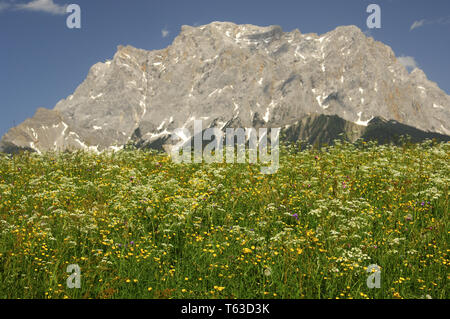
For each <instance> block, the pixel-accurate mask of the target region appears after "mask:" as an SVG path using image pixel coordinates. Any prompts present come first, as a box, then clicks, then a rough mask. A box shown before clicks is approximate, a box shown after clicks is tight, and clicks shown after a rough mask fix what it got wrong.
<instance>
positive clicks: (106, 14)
mask: <svg viewBox="0 0 450 319" xmlns="http://www.w3.org/2000/svg"><path fill="white" fill-rule="evenodd" d="M70 3H76V4H78V5H79V6H80V7H81V20H82V21H81V23H82V25H81V29H77V30H75V29H68V28H67V27H66V18H67V16H68V14H67V13H65V8H64V5H67V4H70ZM370 3H376V4H378V5H380V7H381V23H382V28H381V29H372V30H371V31H370V35H371V36H373V37H374V38H375V40H378V41H382V42H383V43H385V44H387V45H389V46H390V47H392V49H393V50H394V52H395V54H396V55H397V57H400V56H404V57H408V58H404V59H403V60H404V62H405V63H408V64H409V65H411V66H414V65H417V66H418V67H420V68H421V69H423V70H424V71H425V73H426V74H427V75H428V78H429V79H430V80H432V81H435V82H437V83H438V85H439V86H440V87H441V88H442V89H443V90H444V91H446V92H447V93H450V76H449V74H450V59H449V52H450V1H448V0H433V1H425V0H383V1H381V0H379V1H377V0H372V1H364V0H278V1H273V0H270V1H266V0H238V1H236V0H227V1H216V0H191V1H186V0H177V1H176V0H155V1H154V0H68V1H66V0H0V108H1V113H0V114H1V115H0V136H1V135H3V134H4V133H6V131H7V130H8V129H9V128H11V127H12V126H14V124H15V125H17V124H19V123H21V122H22V121H23V120H25V119H26V118H27V117H31V116H32V115H33V114H34V112H35V111H36V109H37V108H38V107H46V108H53V107H54V106H55V104H56V103H57V102H58V101H59V100H60V99H62V98H66V97H67V96H69V95H70V94H71V93H73V91H74V90H75V89H76V87H77V86H78V85H79V84H80V83H81V82H82V81H83V80H84V79H85V77H86V75H87V73H88V71H89V69H90V67H91V66H92V65H93V64H95V63H97V62H99V61H105V60H107V59H111V58H112V57H113V55H114V53H115V52H116V48H117V46H118V45H120V44H122V45H127V44H129V45H132V46H135V47H137V48H142V49H147V50H153V49H162V48H165V47H166V46H168V45H169V44H170V43H171V42H172V41H173V39H174V37H175V36H176V35H177V34H178V33H179V31H180V27H181V26H182V25H184V24H187V25H203V24H207V23H210V22H212V21H231V22H235V23H239V24H241V23H242V24H244V23H245V24H255V25H261V26H263V25H280V26H281V27H282V28H283V29H284V30H285V31H292V30H293V29H299V30H300V31H301V32H302V33H309V32H315V33H318V34H322V33H325V32H328V31H330V30H332V29H334V28H336V27H337V26H339V25H350V24H353V25H356V26H358V27H359V28H361V29H362V30H363V31H367V26H366V19H367V17H368V15H369V14H368V13H366V8H367V6H368V5H369V4H370Z"/></svg>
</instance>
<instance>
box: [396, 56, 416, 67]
mask: <svg viewBox="0 0 450 319" xmlns="http://www.w3.org/2000/svg"><path fill="white" fill-rule="evenodd" d="M398 61H399V62H400V63H401V64H403V66H404V67H405V68H406V69H408V70H414V69H415V68H417V62H416V60H415V59H414V57H412V56H401V57H399V58H398Z"/></svg>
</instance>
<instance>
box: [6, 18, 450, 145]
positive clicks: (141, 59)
mask: <svg viewBox="0 0 450 319" xmlns="http://www.w3.org/2000/svg"><path fill="white" fill-rule="evenodd" d="M318 115H326V116H337V117H339V118H340V119H342V120H343V121H344V122H343V123H344V124H342V125H344V126H346V127H352V130H353V131H355V132H356V133H355V134H356V135H352V136H360V135H361V134H363V133H362V132H364V131H365V129H364V127H366V126H367V125H368V124H369V122H370V121H371V120H372V119H374V118H376V117H380V118H384V119H387V120H395V121H397V122H400V123H403V124H405V125H408V126H411V127H415V128H417V129H419V130H422V131H426V132H435V133H441V134H444V135H450V97H449V96H448V95H446V94H445V93H444V92H443V91H442V90H441V89H439V87H438V86H437V85H436V84H435V83H433V82H431V81H429V80H428V79H427V77H426V75H425V74H424V73H423V71H421V70H419V69H415V70H414V71H413V72H412V73H411V74H409V73H408V71H407V70H406V69H405V67H404V66H403V65H402V64H401V63H400V62H399V61H398V60H397V59H396V57H395V55H394V53H393V52H392V50H391V49H390V48H389V47H388V46H386V45H384V44H382V43H380V42H377V41H374V40H373V39H372V38H368V37H366V36H365V35H364V33H362V32H361V30H359V29H358V28H357V27H355V26H344V27H338V28H336V29H335V30H333V31H331V32H328V33H326V34H323V35H321V36H318V35H316V34H302V33H301V32H300V31H298V30H294V31H292V32H283V31H282V29H281V28H280V27H278V26H269V27H257V26H253V25H236V24H233V23H226V22H223V23H222V22H214V23H211V24H209V25H205V26H200V27H189V26H183V27H182V30H181V33H180V34H179V35H178V37H176V39H175V40H174V42H173V44H172V45H170V46H169V47H167V48H166V49H164V50H157V51H145V50H140V49H136V48H133V47H130V46H127V47H122V46H120V47H119V48H118V50H117V53H116V54H115V55H114V58H113V59H112V60H110V61H106V62H105V63H97V64H95V65H94V66H93V67H92V68H91V70H90V71H89V74H88V76H87V78H86V80H85V81H84V82H83V83H82V84H81V85H80V86H79V87H78V88H77V89H76V91H75V92H74V93H73V95H71V96H69V97H68V98H66V99H64V100H62V101H60V102H59V103H58V104H57V105H56V106H55V108H54V109H53V110H43V109H40V110H38V112H37V113H36V115H35V116H34V117H33V118H32V119H29V120H26V121H25V122H24V123H22V124H20V125H19V126H17V127H15V128H13V129H11V130H10V131H9V132H8V133H7V134H6V135H5V136H4V137H3V139H2V142H1V143H0V148H2V149H3V150H7V149H10V148H11V147H14V146H15V147H17V148H19V149H33V150H35V151H38V152H42V151H46V150H64V149H91V150H94V151H104V150H108V149H117V148H120V147H122V146H123V145H124V144H126V143H129V142H133V143H135V144H137V145H139V146H140V147H153V146H155V145H156V146H157V147H161V145H162V144H164V143H168V140H169V137H170V135H171V133H172V132H173V131H174V130H175V129H176V128H183V127H185V128H189V129H190V130H191V131H193V129H192V126H193V122H194V120H195V119H197V120H198V119H201V120H203V127H204V128H207V127H211V126H217V127H219V128H222V129H224V128H226V127H255V128H259V127H282V128H285V130H288V128H289V127H291V126H292V125H294V124H296V123H298V122H299V121H300V120H304V119H305V118H307V117H311V118H317V116H318ZM316 122H317V121H316ZM316 122H314V123H316ZM347 122H348V123H347ZM317 123H321V122H320V121H318V122H317ZM318 125H319V124H318ZM353 127H356V128H353ZM316 130H317V128H316ZM301 136H303V137H307V135H305V134H301Z"/></svg>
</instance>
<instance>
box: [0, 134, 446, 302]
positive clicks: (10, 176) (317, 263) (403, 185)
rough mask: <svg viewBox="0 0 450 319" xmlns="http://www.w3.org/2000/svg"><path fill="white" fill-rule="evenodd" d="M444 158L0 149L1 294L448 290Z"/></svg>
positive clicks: (371, 152) (297, 294)
mask: <svg viewBox="0 0 450 319" xmlns="http://www.w3.org/2000/svg"><path fill="white" fill-rule="evenodd" d="M449 156H450V144H449V143H440V144H439V143H435V142H432V141H427V142H424V143H422V144H408V143H404V145H400V146H394V145H384V146H380V145H377V144H376V143H374V142H369V143H365V142H362V141H359V142H358V143H355V144H350V143H346V142H338V141H337V142H336V144H335V145H334V146H329V147H322V148H320V149H318V148H313V147H309V148H307V149H305V150H300V148H299V147H298V146H297V145H282V146H281V147H280V160H279V169H278V171H277V172H276V173H275V174H271V175H264V174H261V172H260V167H259V164H248V163H247V164H227V163H213V164H207V163H203V164H202V163H200V164H186V163H184V164H177V163H174V162H173V161H171V159H170V157H169V156H167V155H166V154H163V153H157V152H155V151H145V150H137V149H126V150H122V151H119V152H116V153H102V154H94V153H89V152H81V151H78V152H61V153H56V152H48V153H45V154H42V155H38V154H34V153H27V152H25V153H21V154H17V155H6V154H1V155H0V298H152V299H158V298H177V299H182V298H193V299H196V298H220V299H225V298H242V299H243V298H270V299H273V298H289V299H291V298H295V299H297V298H321V299H322V298H323V299H327V298H333V299H334V298H340V299H345V298H433V299H436V298H437V299H439V298H448V297H449V293H448V286H447V283H448V280H449V279H450V277H449V276H450V274H449V271H448V270H449V269H448V266H449V258H448V253H449V248H448V234H449V228H448V209H449V207H448V200H449V199H448V186H449V181H450V162H449ZM74 264H75V265H78V266H79V269H80V271H81V279H80V281H81V285H80V288H69V287H68V285H67V279H68V277H69V276H70V273H68V272H67V267H68V266H69V265H74ZM370 265H377V266H378V267H379V269H380V272H379V274H380V286H379V288H373V287H372V288H369V287H368V285H367V278H368V276H369V275H370V273H368V272H367V271H366V270H367V267H369V266H370Z"/></svg>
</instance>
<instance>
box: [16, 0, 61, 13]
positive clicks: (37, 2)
mask: <svg viewBox="0 0 450 319" xmlns="http://www.w3.org/2000/svg"><path fill="white" fill-rule="evenodd" d="M66 7H67V5H66V4H65V5H59V4H56V3H54V2H53V0H33V1H31V2H28V3H23V4H17V5H15V8H16V9H17V10H28V11H40V12H46V13H51V14H65V13H66Z"/></svg>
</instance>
